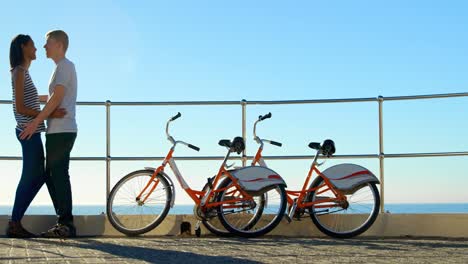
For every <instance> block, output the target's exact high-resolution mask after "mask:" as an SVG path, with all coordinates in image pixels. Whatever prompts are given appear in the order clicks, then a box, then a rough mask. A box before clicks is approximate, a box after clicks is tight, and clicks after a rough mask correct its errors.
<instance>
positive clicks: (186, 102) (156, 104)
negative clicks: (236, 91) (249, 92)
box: [111, 101, 242, 106]
mask: <svg viewBox="0 0 468 264" xmlns="http://www.w3.org/2000/svg"><path fill="white" fill-rule="evenodd" d="M241 103H242V102H241V101H174V102H111V105H112V106H171V105H200V106H204V105H206V106H209V105H240V104H241Z"/></svg>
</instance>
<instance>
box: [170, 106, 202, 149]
mask: <svg viewBox="0 0 468 264" xmlns="http://www.w3.org/2000/svg"><path fill="white" fill-rule="evenodd" d="M181 116H182V114H181V113H180V112H178V113H177V115H175V116H173V117H171V118H170V119H169V120H168V121H167V123H166V135H167V139H168V140H169V141H170V142H171V143H172V144H174V146H175V145H176V144H177V143H182V144H183V145H186V146H187V147H189V148H191V149H193V150H196V151H200V148H199V147H197V146H194V145H192V144H188V143H186V142H183V141H176V140H175V139H174V138H173V137H172V136H171V135H170V134H169V124H170V123H171V122H172V121H174V120H176V119H177V118H179V117H181Z"/></svg>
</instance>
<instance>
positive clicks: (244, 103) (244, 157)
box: [241, 99, 247, 167]
mask: <svg viewBox="0 0 468 264" xmlns="http://www.w3.org/2000/svg"><path fill="white" fill-rule="evenodd" d="M241 105H242V138H243V139H244V142H245V148H244V151H243V152H242V167H245V165H246V164H247V123H246V119H247V101H246V100H245V99H242V101H241Z"/></svg>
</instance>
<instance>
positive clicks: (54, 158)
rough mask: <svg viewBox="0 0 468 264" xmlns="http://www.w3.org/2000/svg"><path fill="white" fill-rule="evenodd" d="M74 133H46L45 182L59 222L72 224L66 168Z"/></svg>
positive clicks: (69, 188)
mask: <svg viewBox="0 0 468 264" xmlns="http://www.w3.org/2000/svg"><path fill="white" fill-rule="evenodd" d="M75 139H76V133H57V134H47V135H46V184H47V188H48V189H49V194H50V198H52V203H53V204H54V208H55V212H56V213H57V216H58V220H57V222H58V223H59V224H63V225H67V226H73V214H72V209H73V208H72V191H71V185H70V175H69V173H68V168H69V165H70V152H71V150H72V148H73V144H74V143H75Z"/></svg>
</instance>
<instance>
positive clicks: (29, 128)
mask: <svg viewBox="0 0 468 264" xmlns="http://www.w3.org/2000/svg"><path fill="white" fill-rule="evenodd" d="M39 123H40V122H38V121H36V119H34V120H33V121H31V122H29V123H28V124H26V125H25V126H24V127H23V132H21V133H20V134H19V137H20V139H21V140H25V139H27V140H29V139H30V138H31V137H32V135H34V133H36V130H37V127H38V126H39Z"/></svg>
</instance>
